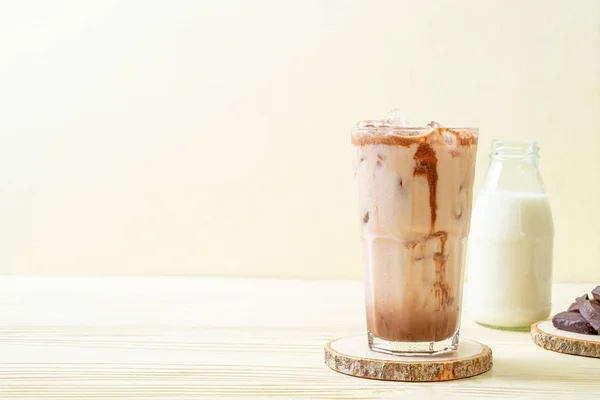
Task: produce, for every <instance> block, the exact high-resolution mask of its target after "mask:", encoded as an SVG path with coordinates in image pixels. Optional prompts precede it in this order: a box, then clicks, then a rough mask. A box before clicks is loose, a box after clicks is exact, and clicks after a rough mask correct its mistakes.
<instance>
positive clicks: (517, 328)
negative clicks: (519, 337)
mask: <svg viewBox="0 0 600 400" xmlns="http://www.w3.org/2000/svg"><path fill="white" fill-rule="evenodd" d="M475 322H476V323H477V324H478V325H481V326H485V327H486V328H491V329H499V330H501V331H521V332H525V331H527V332H529V331H530V330H531V327H530V326H498V325H490V324H484V323H483V322H479V321H475Z"/></svg>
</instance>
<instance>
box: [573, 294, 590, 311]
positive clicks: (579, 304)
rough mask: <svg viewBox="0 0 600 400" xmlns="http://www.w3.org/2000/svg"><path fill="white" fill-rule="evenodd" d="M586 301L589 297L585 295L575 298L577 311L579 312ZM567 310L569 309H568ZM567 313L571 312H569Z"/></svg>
mask: <svg viewBox="0 0 600 400" xmlns="http://www.w3.org/2000/svg"><path fill="white" fill-rule="evenodd" d="M588 299H589V297H588V295H587V293H586V294H583V295H581V296H579V297H575V303H576V304H577V311H580V310H581V307H583V303H584V302H585V301H588ZM571 305H572V304H571ZM569 308H571V307H569ZM569 311H571V310H569Z"/></svg>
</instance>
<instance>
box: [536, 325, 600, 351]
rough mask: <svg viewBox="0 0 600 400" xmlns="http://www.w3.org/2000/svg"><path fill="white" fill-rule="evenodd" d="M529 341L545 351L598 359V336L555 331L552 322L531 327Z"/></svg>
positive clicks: (599, 345)
mask: <svg viewBox="0 0 600 400" xmlns="http://www.w3.org/2000/svg"><path fill="white" fill-rule="evenodd" d="M531 340H533V343H535V344H537V345H538V346H540V347H543V348H544V349H547V350H552V351H556V352H559V353H565V354H574V355H577V356H586V357H596V358H600V335H584V334H581V333H574V332H567V331H563V330H559V329H556V328H555V327H554V326H553V325H552V321H540V322H536V323H535V324H533V325H531Z"/></svg>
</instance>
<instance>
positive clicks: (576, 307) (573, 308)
mask: <svg viewBox="0 0 600 400" xmlns="http://www.w3.org/2000/svg"><path fill="white" fill-rule="evenodd" d="M567 311H568V312H579V304H577V302H575V303H571V305H570V306H569V308H567Z"/></svg>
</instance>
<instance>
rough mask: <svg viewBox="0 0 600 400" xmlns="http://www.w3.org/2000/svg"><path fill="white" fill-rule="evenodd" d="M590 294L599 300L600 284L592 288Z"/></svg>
mask: <svg viewBox="0 0 600 400" xmlns="http://www.w3.org/2000/svg"><path fill="white" fill-rule="evenodd" d="M592 296H594V299H596V301H600V285H598V286H596V287H595V288H593V289H592Z"/></svg>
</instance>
